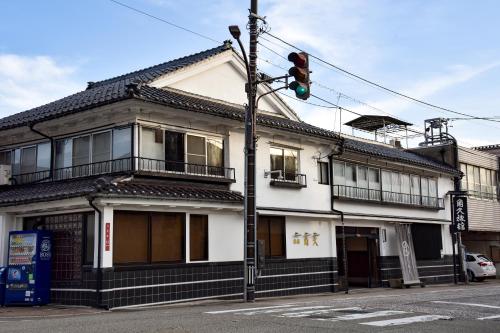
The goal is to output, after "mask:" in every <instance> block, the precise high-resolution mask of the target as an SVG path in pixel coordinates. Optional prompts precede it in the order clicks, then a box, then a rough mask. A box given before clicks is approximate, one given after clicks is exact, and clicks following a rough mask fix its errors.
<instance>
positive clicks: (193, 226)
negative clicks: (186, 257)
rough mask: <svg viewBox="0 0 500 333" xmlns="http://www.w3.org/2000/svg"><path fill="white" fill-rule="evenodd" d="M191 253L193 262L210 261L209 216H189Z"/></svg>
mask: <svg viewBox="0 0 500 333" xmlns="http://www.w3.org/2000/svg"><path fill="white" fill-rule="evenodd" d="M189 253H190V260H191V261H202V260H208V216H207V215H193V214H192V215H190V216H189Z"/></svg>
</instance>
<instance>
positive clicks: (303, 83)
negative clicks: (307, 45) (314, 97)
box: [288, 52, 311, 100]
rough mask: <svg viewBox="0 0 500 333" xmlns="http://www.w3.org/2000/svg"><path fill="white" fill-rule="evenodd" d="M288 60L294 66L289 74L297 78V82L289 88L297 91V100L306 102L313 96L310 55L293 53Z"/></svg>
mask: <svg viewBox="0 0 500 333" xmlns="http://www.w3.org/2000/svg"><path fill="white" fill-rule="evenodd" d="M288 60H289V61H291V62H293V65H294V66H293V67H291V68H290V69H289V70H288V74H290V75H291V76H293V77H294V78H295V81H293V82H292V83H290V84H289V85H288V88H289V89H292V90H293V91H295V96H296V97H297V98H300V99H303V100H306V99H308V98H309V96H310V94H311V82H310V81H309V55H308V54H307V53H306V52H300V53H297V52H292V53H290V54H289V55H288Z"/></svg>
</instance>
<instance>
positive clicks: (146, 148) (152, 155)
mask: <svg viewBox="0 0 500 333" xmlns="http://www.w3.org/2000/svg"><path fill="white" fill-rule="evenodd" d="M157 133H158V131H157V130H156V129H153V128H146V127H142V128H141V157H143V158H147V159H152V160H164V159H165V151H164V149H163V138H162V140H159V134H157ZM158 141H159V142H158ZM155 166H156V165H155ZM157 169H158V168H155V170H157Z"/></svg>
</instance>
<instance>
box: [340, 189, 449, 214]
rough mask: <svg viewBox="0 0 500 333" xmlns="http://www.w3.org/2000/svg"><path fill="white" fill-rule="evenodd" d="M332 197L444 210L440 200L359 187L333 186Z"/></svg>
mask: <svg viewBox="0 0 500 333" xmlns="http://www.w3.org/2000/svg"><path fill="white" fill-rule="evenodd" d="M333 197H334V198H337V199H340V200H359V201H371V202H376V203H381V204H396V205H405V206H414V207H420V208H430V209H444V200H443V199H442V198H436V197H429V196H422V195H415V194H408V193H397V192H388V191H381V190H375V189H367V188H361V187H352V186H344V185H333Z"/></svg>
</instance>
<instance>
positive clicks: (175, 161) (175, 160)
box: [165, 131, 184, 172]
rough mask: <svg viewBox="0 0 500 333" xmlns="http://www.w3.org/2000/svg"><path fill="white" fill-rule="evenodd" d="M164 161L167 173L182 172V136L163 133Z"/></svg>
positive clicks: (174, 133) (168, 132) (181, 134)
mask: <svg viewBox="0 0 500 333" xmlns="http://www.w3.org/2000/svg"><path fill="white" fill-rule="evenodd" d="M165 160H166V169H167V170H169V171H179V172H184V134H183V133H176V132H170V131H165Z"/></svg>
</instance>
